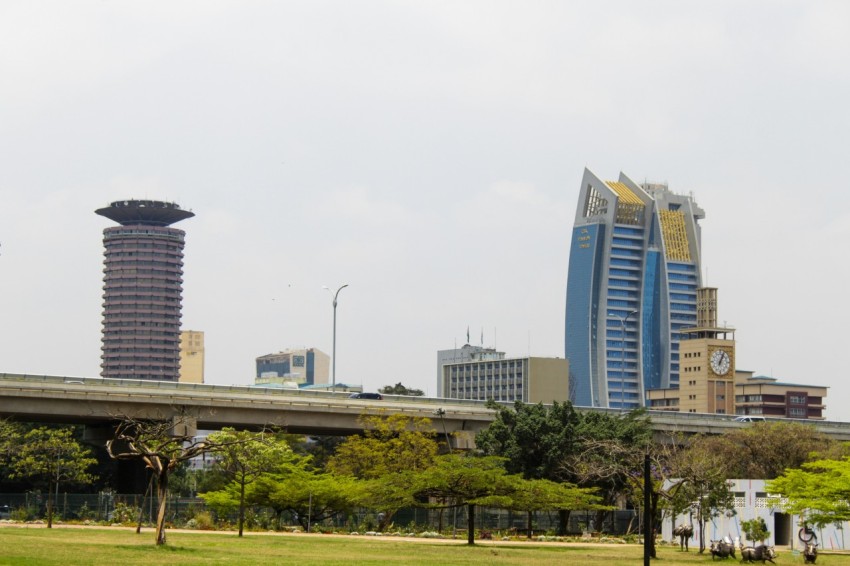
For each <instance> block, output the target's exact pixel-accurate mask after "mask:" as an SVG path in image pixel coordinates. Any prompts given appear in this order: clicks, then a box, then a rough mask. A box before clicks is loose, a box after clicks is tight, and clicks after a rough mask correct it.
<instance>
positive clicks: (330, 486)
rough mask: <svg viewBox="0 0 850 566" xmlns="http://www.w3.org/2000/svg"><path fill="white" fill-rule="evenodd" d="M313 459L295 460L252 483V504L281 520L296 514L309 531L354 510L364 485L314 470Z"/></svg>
mask: <svg viewBox="0 0 850 566" xmlns="http://www.w3.org/2000/svg"><path fill="white" fill-rule="evenodd" d="M309 460H310V459H309V457H307V458H304V457H295V458H294V459H293V460H292V461H290V462H288V463H286V464H283V465H281V466H279V467H278V469H277V470H276V471H275V472H273V473H269V474H263V475H262V476H260V477H259V478H257V480H256V481H255V482H254V483H253V484H251V486H250V487H249V490H248V498H249V500H250V501H251V502H252V503H255V504H258V505H264V506H267V507H270V508H272V509H273V510H274V511H275V513H276V514H277V517H278V524H279V523H280V517H281V515H282V514H283V513H284V512H285V511H289V512H290V513H292V515H293V517H295V519H296V520H297V521H298V523H299V524H300V525H301V526H302V527H304V529H305V530H310V528H311V526H312V525H314V524H316V523H318V522H321V521H324V520H325V519H330V518H333V517H335V516H337V515H339V514H341V513H346V512H349V511H351V510H352V509H353V508H354V507H355V505H357V503H358V502H359V501H361V500H362V498H363V489H364V485H363V483H362V482H360V481H358V480H356V479H354V478H352V477H348V476H336V475H333V474H329V473H321V472H317V471H315V470H313V469H311V466H310V462H309Z"/></svg>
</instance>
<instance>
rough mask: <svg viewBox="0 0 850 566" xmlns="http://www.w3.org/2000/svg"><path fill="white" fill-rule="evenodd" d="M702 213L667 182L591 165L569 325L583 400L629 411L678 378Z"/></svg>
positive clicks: (578, 229)
mask: <svg viewBox="0 0 850 566" xmlns="http://www.w3.org/2000/svg"><path fill="white" fill-rule="evenodd" d="M703 218H705V213H704V212H703V210H702V209H701V208H699V207H698V206H697V205H696V203H695V202H694V199H693V198H692V197H691V196H687V195H678V194H674V193H672V192H671V191H670V190H669V189H668V188H667V186H666V185H660V184H649V183H642V184H639V183H636V182H634V181H632V180H631V179H629V178H628V177H627V176H625V175H623V174H622V173H621V174H620V178H619V179H618V180H617V181H603V180H602V179H600V178H599V177H597V176H596V175H594V174H593V173H592V172H591V171H589V170H586V169H585V172H584V177H583V178H582V183H581V192H580V194H579V201H578V207H577V210H576V217H575V225H574V227H573V233H572V243H571V246H570V262H569V275H568V278H567V309H566V328H565V330H566V333H565V338H566V340H565V341H566V348H565V354H566V357H567V359H569V361H570V382H571V383H570V389H571V397H573V402H574V403H575V404H576V405H579V406H593V407H617V408H626V409H630V408H635V407H640V406H643V405H644V399H645V398H646V391H647V390H648V389H659V388H670V387H677V386H678V384H679V343H680V341H681V340H682V339H683V338H684V337H685V336H684V335H683V333H682V332H681V331H682V329H685V328H692V327H694V326H696V325H697V288H699V287H700V286H701V285H702V281H701V273H700V272H701V270H700V241H701V235H700V226H699V221H700V220H701V219H703Z"/></svg>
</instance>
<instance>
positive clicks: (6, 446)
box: [0, 420, 23, 475]
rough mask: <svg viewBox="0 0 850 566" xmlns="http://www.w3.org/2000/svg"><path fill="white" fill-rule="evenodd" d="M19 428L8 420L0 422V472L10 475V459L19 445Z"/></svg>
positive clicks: (20, 433)
mask: <svg viewBox="0 0 850 566" xmlns="http://www.w3.org/2000/svg"><path fill="white" fill-rule="evenodd" d="M22 437H23V431H22V430H21V426H20V425H19V424H17V423H14V422H12V421H9V420H0V472H6V473H4V474H3V475H6V474H7V473H10V472H9V471H8V470H10V469H11V466H12V459H13V457H14V455H15V453H16V452H17V450H18V447H19V446H20V445H21V438H22Z"/></svg>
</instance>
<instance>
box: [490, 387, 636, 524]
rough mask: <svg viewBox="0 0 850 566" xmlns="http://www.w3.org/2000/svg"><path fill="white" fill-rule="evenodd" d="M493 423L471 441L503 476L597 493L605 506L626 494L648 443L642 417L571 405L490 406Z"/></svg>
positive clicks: (565, 515)
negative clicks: (501, 462)
mask: <svg viewBox="0 0 850 566" xmlns="http://www.w3.org/2000/svg"><path fill="white" fill-rule="evenodd" d="M488 406H489V407H490V408H492V409H494V410H495V411H496V417H495V419H494V421H493V422H492V423H491V424H490V426H489V427H487V428H486V429H484V430H483V431H481V432H479V433H478V434H477V435H476V438H475V443H476V445H477V446H478V448H479V449H480V450H481V451H482V452H483V453H484V454H486V455H495V456H501V457H503V458H506V459H507V460H506V464H505V467H506V469H507V471H508V472H509V473H512V474H522V476H523V477H524V478H526V479H548V480H551V481H555V482H570V483H575V484H578V485H579V486H581V487H597V488H599V493H600V494H601V495H602V496H603V498H604V501H605V503H606V505H603V506H602V507H600V508H599V513H600V515H599V516H598V517H597V523H598V524H602V519H603V515H602V513H605V512H606V511H604V509H610V508H611V507H610V505H611V504H613V502H614V501H615V500H616V499H617V498H618V497H619V496H620V495H621V494H624V493H625V492H626V491H627V490H628V489H629V487H628V486H629V478H630V474H631V473H632V472H633V471H634V469H635V468H636V467H637V468H638V469H639V468H640V465H641V464H640V462H642V458H643V454H644V452H645V451H646V450H647V449H648V446H649V444H650V440H651V438H652V431H651V428H650V426H649V420H648V419H647V418H646V415H645V412H643V411H632V412H629V413H624V414H603V413H597V412H590V411H588V412H583V413H580V412H578V411H576V410H575V408H574V407H573V406H572V404H571V403H569V402H566V403H557V402H556V403H553V404H552V406H551V407H549V406H544V405H543V404H542V403H539V404H536V405H529V404H525V403H522V402H519V401H518V402H516V403H515V404H514V405H513V407H505V406H502V405H499V404H496V403H490V404H489V405H488ZM559 518H560V526H559V531H560V532H561V533H562V534H563V533H564V532H566V526H567V521H568V520H569V510H567V509H563V510H561V511H559Z"/></svg>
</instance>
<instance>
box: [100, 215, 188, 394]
mask: <svg viewBox="0 0 850 566" xmlns="http://www.w3.org/2000/svg"><path fill="white" fill-rule="evenodd" d="M95 212H96V213H97V214H99V215H101V216H105V217H106V218H109V219H110V220H114V221H115V222H117V223H118V224H120V226H113V227H111V228H107V229H105V230H104V231H103V245H104V248H105V251H104V258H105V259H104V269H103V274H104V275H103V345H102V347H101V350H102V352H103V353H102V355H101V360H102V363H101V376H102V377H111V378H120V379H155V380H164V381H177V379H178V377H179V375H180V317H181V300H182V291H183V243H184V236H185V232H184V231H183V230H179V229H177V228H171V227H170V226H171V224H173V223H175V222H179V221H180V220H184V219H186V218H191V217H192V216H194V215H195V214H194V213H192V212H189V211H186V210H182V209H181V208H180V207H179V206H178V205H177V204H174V203H169V202H161V201H152V200H124V201H117V202H113V203H112V204H111V205H109V206H108V207H106V208H101V209H98V210H96V211H95Z"/></svg>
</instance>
